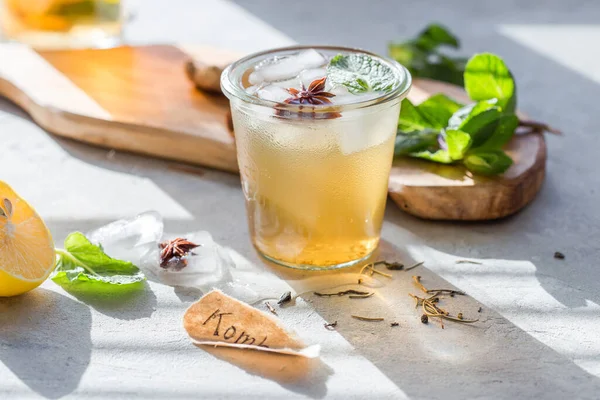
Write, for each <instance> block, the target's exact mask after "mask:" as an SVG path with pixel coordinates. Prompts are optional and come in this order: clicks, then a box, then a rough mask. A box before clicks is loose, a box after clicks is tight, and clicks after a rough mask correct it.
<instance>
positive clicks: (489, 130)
mask: <svg viewBox="0 0 600 400" xmlns="http://www.w3.org/2000/svg"><path fill="white" fill-rule="evenodd" d="M500 117H502V112H501V111H500V108H499V107H497V106H495V105H494V102H493V101H480V102H479V103H475V104H471V105H468V106H465V107H463V108H461V109H460V110H458V111H457V112H455V113H454V115H452V117H451V118H450V120H449V121H448V129H458V130H461V131H463V132H466V133H468V134H470V135H471V138H472V139H473V143H472V147H478V146H481V145H482V144H483V143H484V142H486V141H487V140H489V139H490V137H491V136H492V135H493V134H494V131H495V130H496V127H497V124H498V120H499V119H500Z"/></svg>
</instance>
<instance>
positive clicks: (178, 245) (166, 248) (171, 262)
mask: <svg viewBox="0 0 600 400" xmlns="http://www.w3.org/2000/svg"><path fill="white" fill-rule="evenodd" d="M159 246H160V248H161V249H162V250H161V251H160V266H161V267H163V268H171V267H172V268H177V269H181V268H184V267H185V266H187V261H186V260H184V259H183V257H184V256H186V255H187V254H189V253H190V252H191V251H192V250H193V249H195V248H196V247H199V245H197V244H195V243H192V242H190V241H189V240H187V239H183V238H177V239H173V240H169V241H166V242H162V243H161V244H160V245H159Z"/></svg>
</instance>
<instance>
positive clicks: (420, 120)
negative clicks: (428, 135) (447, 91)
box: [398, 94, 462, 132]
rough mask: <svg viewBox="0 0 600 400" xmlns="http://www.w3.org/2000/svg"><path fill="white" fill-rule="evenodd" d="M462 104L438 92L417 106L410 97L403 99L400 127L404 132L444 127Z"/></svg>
mask: <svg viewBox="0 0 600 400" xmlns="http://www.w3.org/2000/svg"><path fill="white" fill-rule="evenodd" d="M461 106H462V104H460V103H458V102H456V101H454V100H452V99H451V98H449V97H448V96H446V95H444V94H436V95H435V96H432V97H430V98H429V99H427V100H425V101H424V102H423V103H421V104H419V105H418V106H415V105H414V104H413V103H411V102H410V100H408V99H404V100H402V106H401V107H400V119H399V120H398V128H399V129H400V130H401V131H402V132H412V131H417V130H421V129H428V128H429V129H438V130H440V129H443V128H445V127H446V125H447V124H448V120H449V119H450V117H451V116H452V115H453V114H454V113H455V112H456V110H458V109H460V107H461Z"/></svg>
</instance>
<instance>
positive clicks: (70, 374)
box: [0, 289, 92, 399]
mask: <svg viewBox="0 0 600 400" xmlns="http://www.w3.org/2000/svg"><path fill="white" fill-rule="evenodd" d="M91 324H92V318H91V312H90V310H89V308H88V307H87V306H85V305H84V304H81V303H79V302H77V301H75V300H72V299H70V298H68V297H66V296H63V295H60V294H58V293H55V292H52V291H49V290H46V289H36V290H34V291H32V292H30V293H27V294H24V295H22V296H17V297H13V298H6V299H3V298H0V362H2V363H3V364H4V365H5V366H6V367H7V368H8V369H10V370H11V371H12V373H13V374H15V375H16V376H17V377H18V378H19V379H20V380H21V382H23V383H24V384H25V385H27V386H28V387H29V388H30V389H31V390H33V391H35V392H36V393H38V394H40V395H41V396H44V397H47V398H51V399H57V398H60V397H63V396H66V395H68V394H70V393H71V392H73V391H74V390H75V389H76V388H77V386H78V385H79V381H80V380H81V377H82V375H83V374H84V372H85V370H86V369H87V367H88V365H89V363H90V357H91V348H92V341H91V337H90V330H91ZM1 388H2V385H1V384H0V389H1Z"/></svg>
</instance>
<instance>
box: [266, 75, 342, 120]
mask: <svg viewBox="0 0 600 400" xmlns="http://www.w3.org/2000/svg"><path fill="white" fill-rule="evenodd" d="M326 81H327V77H323V78H320V79H315V80H314V81H312V82H311V83H310V85H308V88H306V87H305V86H304V84H303V85H302V89H301V90H298V89H296V88H289V89H286V90H287V91H288V93H289V94H291V95H292V96H291V97H290V98H288V99H285V100H284V103H286V104H300V105H308V106H319V105H324V104H331V100H330V99H331V98H332V97H335V94H333V93H330V92H326V91H325V82H326ZM300 108H302V107H300ZM309 110H310V111H300V112H297V113H292V112H289V111H287V110H283V109H279V110H277V111H278V112H277V115H279V116H298V117H300V118H315V119H331V118H339V117H340V116H341V114H340V113H338V112H324V113H323V112H321V113H317V112H315V110H314V108H312V107H311V108H309Z"/></svg>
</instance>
